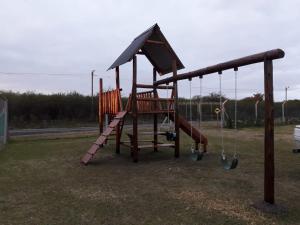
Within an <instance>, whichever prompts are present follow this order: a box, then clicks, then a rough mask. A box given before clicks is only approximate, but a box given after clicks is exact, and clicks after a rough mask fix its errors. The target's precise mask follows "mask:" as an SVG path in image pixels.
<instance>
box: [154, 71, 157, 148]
mask: <svg viewBox="0 0 300 225" xmlns="http://www.w3.org/2000/svg"><path fill="white" fill-rule="evenodd" d="M156 78H157V73H156V70H155V68H154V67H153V83H154V82H155V81H156ZM153 93H154V97H155V98H158V94H157V90H156V86H154V85H153ZM153 104H154V111H157V110H158V109H157V108H158V102H157V101H155V102H153ZM153 133H154V136H153V144H154V149H153V150H154V152H157V140H158V139H157V114H156V113H154V114H153Z"/></svg>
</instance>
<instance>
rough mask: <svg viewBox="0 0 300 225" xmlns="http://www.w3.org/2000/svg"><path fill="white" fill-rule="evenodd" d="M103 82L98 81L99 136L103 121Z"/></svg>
mask: <svg viewBox="0 0 300 225" xmlns="http://www.w3.org/2000/svg"><path fill="white" fill-rule="evenodd" d="M102 94H103V81H102V78H100V79H99V109H98V110H99V115H98V117H99V134H101V133H102V132H103V120H104V113H103V99H102Z"/></svg>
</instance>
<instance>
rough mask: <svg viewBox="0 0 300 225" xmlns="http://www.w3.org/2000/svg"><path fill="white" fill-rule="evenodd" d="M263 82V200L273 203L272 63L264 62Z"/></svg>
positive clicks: (270, 61)
mask: <svg viewBox="0 0 300 225" xmlns="http://www.w3.org/2000/svg"><path fill="white" fill-rule="evenodd" d="M264 83H265V146H264V148H265V168H264V169H265V174H264V175H265V178H264V200H265V202H268V203H270V204H274V202H275V201H274V100H273V63H272V60H265V62H264Z"/></svg>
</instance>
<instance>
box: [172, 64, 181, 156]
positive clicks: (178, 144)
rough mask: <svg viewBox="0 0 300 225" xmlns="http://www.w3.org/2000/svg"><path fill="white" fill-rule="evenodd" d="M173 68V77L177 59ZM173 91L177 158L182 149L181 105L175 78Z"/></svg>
mask: <svg viewBox="0 0 300 225" xmlns="http://www.w3.org/2000/svg"><path fill="white" fill-rule="evenodd" d="M172 70H173V77H176V76H177V63H176V60H173V62H172ZM173 86H174V89H173V91H174V92H173V93H174V100H175V101H174V111H175V118H174V123H175V133H176V139H175V153H174V156H175V158H178V157H179V149H180V133H179V131H180V130H179V114H178V113H179V105H178V87H177V80H176V79H174V82H173Z"/></svg>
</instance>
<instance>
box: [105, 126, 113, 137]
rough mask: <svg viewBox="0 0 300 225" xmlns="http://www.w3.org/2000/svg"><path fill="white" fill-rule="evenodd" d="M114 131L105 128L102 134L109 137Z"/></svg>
mask: <svg viewBox="0 0 300 225" xmlns="http://www.w3.org/2000/svg"><path fill="white" fill-rule="evenodd" d="M113 130H114V129H113V128H111V127H107V128H106V129H105V131H104V132H103V133H102V135H103V136H109V135H110V134H111V132H112V131H113Z"/></svg>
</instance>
